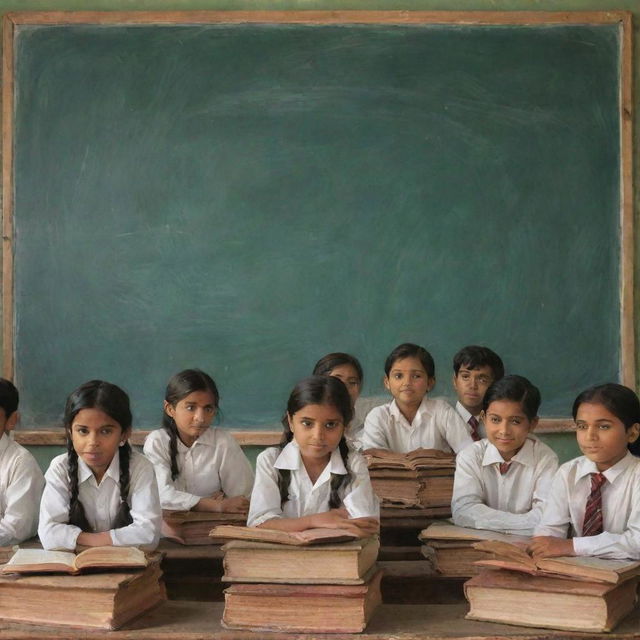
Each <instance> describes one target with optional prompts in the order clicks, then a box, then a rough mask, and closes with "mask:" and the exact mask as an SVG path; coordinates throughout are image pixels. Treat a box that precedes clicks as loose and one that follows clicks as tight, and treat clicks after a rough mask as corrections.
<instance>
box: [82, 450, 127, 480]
mask: <svg viewBox="0 0 640 640" xmlns="http://www.w3.org/2000/svg"><path fill="white" fill-rule="evenodd" d="M107 477H109V478H111V479H112V480H114V481H115V482H116V483H118V482H120V455H119V451H116V454H115V455H114V456H113V459H112V460H111V464H110V465H109V467H108V469H107V470H106V472H105V474H104V476H103V478H102V481H104V479H105V478H107ZM90 478H94V479H95V476H94V475H93V471H91V469H90V468H89V465H87V463H86V462H85V461H84V460H83V459H82V458H81V457H80V456H78V482H79V483H80V482H85V480H89V479H90ZM96 484H97V481H96Z"/></svg>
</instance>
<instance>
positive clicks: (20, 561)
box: [1, 547, 148, 574]
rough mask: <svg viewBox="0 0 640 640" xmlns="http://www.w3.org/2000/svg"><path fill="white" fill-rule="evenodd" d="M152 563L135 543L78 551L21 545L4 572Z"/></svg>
mask: <svg viewBox="0 0 640 640" xmlns="http://www.w3.org/2000/svg"><path fill="white" fill-rule="evenodd" d="M147 564H148V561H147V558H146V556H145V554H144V552H143V551H141V550H140V549H136V548H135V547H91V548H90V549H86V550H85V551H83V552H82V553H79V554H78V555H76V554H75V553H71V552H68V551H45V550H44V549H18V551H16V552H15V553H14V555H13V556H12V557H11V559H10V560H9V562H7V564H5V565H4V566H3V567H2V571H1V573H70V574H77V573H80V572H81V571H82V570H84V569H121V568H122V569H124V568H143V567H146V566H147Z"/></svg>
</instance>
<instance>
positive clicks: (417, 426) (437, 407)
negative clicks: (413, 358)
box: [362, 396, 473, 453]
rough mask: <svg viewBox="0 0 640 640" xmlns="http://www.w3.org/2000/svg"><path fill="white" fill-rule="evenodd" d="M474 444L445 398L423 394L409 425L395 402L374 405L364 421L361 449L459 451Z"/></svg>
mask: <svg viewBox="0 0 640 640" xmlns="http://www.w3.org/2000/svg"><path fill="white" fill-rule="evenodd" d="M470 444H473V440H472V439H471V436H470V435H469V430H468V427H467V425H465V423H464V422H463V420H462V418H461V417H460V416H459V415H458V414H457V413H456V411H455V410H454V408H453V407H452V406H451V405H450V404H449V403H448V402H447V401H446V400H445V399H444V398H433V399H432V398H428V397H427V396H425V397H424V398H423V399H422V402H421V403H420V406H419V407H418V411H417V413H416V415H415V417H414V419H413V422H412V423H411V424H409V422H408V421H407V419H406V418H405V417H404V416H403V415H402V413H401V412H400V409H399V408H398V405H397V404H396V401H395V400H393V401H392V402H390V403H388V404H385V405H382V406H381V407H375V408H374V409H372V410H371V411H370V412H369V414H368V415H367V417H366V419H365V421H364V434H363V436H362V447H363V449H365V450H366V449H389V450H391V451H395V452H396V453H408V452H409V451H414V450H415V449H419V448H424V449H440V450H441V451H447V452H451V451H454V452H455V453H458V452H459V451H462V449H464V448H465V447H467V446H469V445H470Z"/></svg>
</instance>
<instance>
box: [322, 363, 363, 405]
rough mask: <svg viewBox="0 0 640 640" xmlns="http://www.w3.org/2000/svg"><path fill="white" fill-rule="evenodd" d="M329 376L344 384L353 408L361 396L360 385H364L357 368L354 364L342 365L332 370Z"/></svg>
mask: <svg viewBox="0 0 640 640" xmlns="http://www.w3.org/2000/svg"><path fill="white" fill-rule="evenodd" d="M329 375H330V376H333V377H334V378H338V379H339V380H342V382H344V385H345V387H347V391H348V392H349V395H350V396H351V406H354V405H355V403H356V400H357V399H358V396H359V395H360V385H361V384H362V383H361V380H360V376H358V372H357V371H356V368H355V367H354V366H353V365H352V364H341V365H339V366H337V367H334V368H333V369H331V371H330V372H329Z"/></svg>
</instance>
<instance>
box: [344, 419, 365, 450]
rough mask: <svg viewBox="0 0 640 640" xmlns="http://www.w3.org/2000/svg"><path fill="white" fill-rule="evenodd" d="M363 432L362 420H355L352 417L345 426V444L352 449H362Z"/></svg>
mask: <svg viewBox="0 0 640 640" xmlns="http://www.w3.org/2000/svg"><path fill="white" fill-rule="evenodd" d="M363 434H364V422H356V419H355V418H354V419H353V420H352V421H351V423H350V424H349V426H348V427H347V429H346V431H345V433H344V437H345V440H346V441H347V444H348V445H349V446H350V447H351V448H352V449H353V450H354V451H362V436H363Z"/></svg>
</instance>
